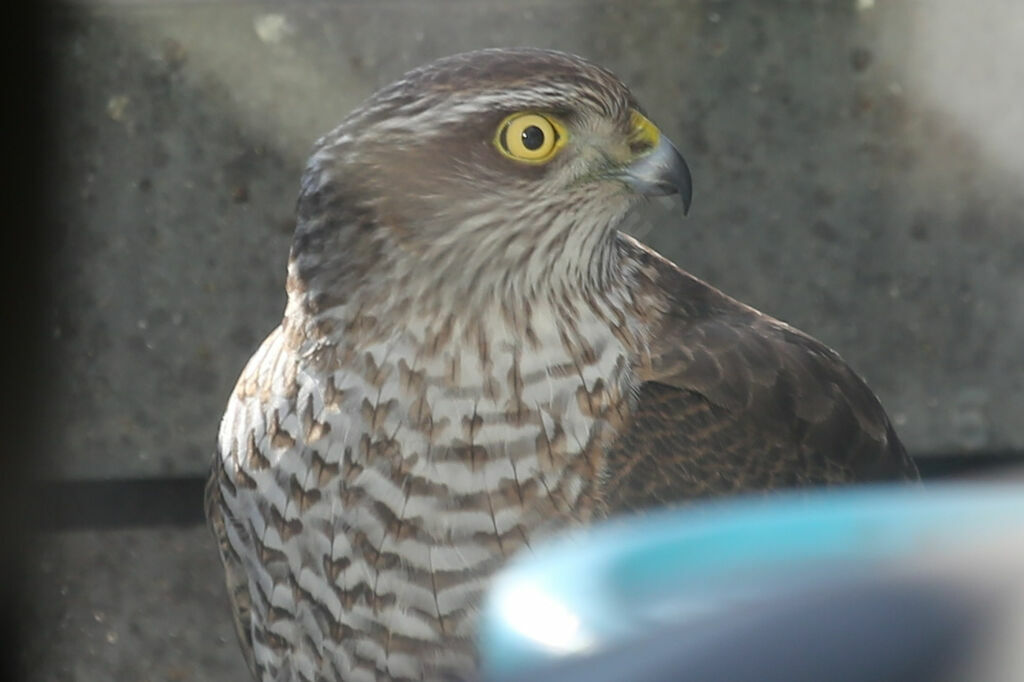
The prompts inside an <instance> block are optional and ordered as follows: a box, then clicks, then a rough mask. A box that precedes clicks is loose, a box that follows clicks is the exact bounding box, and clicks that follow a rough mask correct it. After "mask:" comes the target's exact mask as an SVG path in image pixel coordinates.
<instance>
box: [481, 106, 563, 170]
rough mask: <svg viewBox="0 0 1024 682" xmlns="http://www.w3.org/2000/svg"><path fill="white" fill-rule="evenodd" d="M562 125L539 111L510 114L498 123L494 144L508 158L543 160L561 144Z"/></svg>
mask: <svg viewBox="0 0 1024 682" xmlns="http://www.w3.org/2000/svg"><path fill="white" fill-rule="evenodd" d="M565 139H566V134H565V128H564V127H563V126H562V124H561V123H559V122H558V121H556V120H554V119H553V118H551V117H549V116H544V115H542V114H523V113H520V114H512V115H511V116H509V117H508V118H506V119H505V120H504V121H502V122H501V125H500V126H498V134H497V135H496V136H495V138H494V144H495V145H496V146H497V147H498V149H499V150H501V153H502V154H504V155H505V156H507V157H509V158H510V159H515V160H516V161H524V162H526V163H545V162H547V161H548V160H550V159H551V157H553V156H554V155H555V152H557V151H558V150H559V149H561V148H562V145H564V144H565Z"/></svg>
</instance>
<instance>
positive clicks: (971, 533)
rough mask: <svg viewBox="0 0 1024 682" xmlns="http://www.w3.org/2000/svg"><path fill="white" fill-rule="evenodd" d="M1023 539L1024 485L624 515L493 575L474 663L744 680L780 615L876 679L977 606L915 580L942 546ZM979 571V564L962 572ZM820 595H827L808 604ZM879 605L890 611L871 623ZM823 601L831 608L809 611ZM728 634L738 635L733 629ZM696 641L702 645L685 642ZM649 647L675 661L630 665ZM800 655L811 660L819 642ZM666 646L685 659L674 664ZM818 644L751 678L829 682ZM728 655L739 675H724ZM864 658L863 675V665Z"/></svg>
mask: <svg viewBox="0 0 1024 682" xmlns="http://www.w3.org/2000/svg"><path fill="white" fill-rule="evenodd" d="M1022 543H1024V486H1022V485H1019V484H1017V485H1011V484H981V483H978V484H953V485H941V486H933V487H931V488H927V489H926V488H920V487H906V486H880V487H870V488H848V489H843V490H831V491H820V492H813V493H806V492H803V493H791V494H785V495H774V496H768V497H759V498H738V499H734V500H732V501H715V502H705V503H701V504H695V505H694V506H691V507H688V508H685V509H682V510H676V511H669V512H658V513H654V514H650V515H646V516H640V517H624V518H621V519H618V520H614V521H610V522H607V523H605V524H603V525H599V526H596V527H593V528H590V529H585V530H581V531H578V532H576V533H574V534H571V535H568V536H564V537H560V538H557V539H556V540H555V541H553V542H551V543H550V544H548V545H547V546H544V547H537V548H534V549H535V551H534V552H533V553H532V554H529V555H525V556H522V557H520V558H519V559H518V560H517V561H514V562H512V563H511V564H510V565H509V567H508V568H507V569H506V570H505V571H503V572H502V573H501V574H500V575H499V576H498V577H497V579H496V580H495V582H494V585H493V587H492V589H491V591H490V593H489V595H488V598H487V600H486V602H485V606H484V610H483V613H482V619H481V623H480V625H481V627H480V637H481V641H480V643H481V656H482V664H483V673H484V675H485V677H486V679H493V680H505V679H519V677H520V676H523V679H541V677H537V676H536V675H535V674H533V673H532V672H531V671H534V672H537V671H539V673H538V674H542V673H543V672H544V670H545V669H546V666H547V668H548V669H550V666H551V664H552V663H554V662H557V661H560V660H561V661H562V667H560V668H556V669H557V670H559V672H558V674H557V675H552V676H551V677H550V678H546V677H545V678H543V679H552V680H554V679H607V680H613V679H631V680H632V679H637V680H639V679H684V677H683V676H682V675H681V674H680V670H679V669H678V666H684V667H685V666H686V665H687V660H686V656H689V662H690V663H692V664H693V665H695V666H696V665H697V663H700V665H703V666H705V667H704V668H703V669H702V672H701V675H702V676H703V678H704V679H748V677H744V676H742V675H740V674H739V673H736V670H739V669H740V668H739V667H737V661H735V660H730V657H731V658H732V659H735V658H736V656H742V655H743V654H744V652H745V651H748V650H758V651H764V647H763V646H762V645H763V644H764V640H765V637H768V638H772V637H774V638H775V640H777V641H775V640H773V641H774V644H773V645H772V646H773V647H774V648H775V650H779V648H780V647H782V648H785V646H786V642H787V641H788V640H786V639H785V638H784V637H783V638H782V639H780V636H781V635H784V634H785V633H779V632H775V633H773V632H771V630H772V628H773V624H779V623H787V625H786V627H787V628H789V631H790V632H798V631H801V628H810V632H809V633H805V634H802V635H801V636H802V637H803V638H804V641H808V642H809V641H810V640H815V638H819V639H820V638H827V639H828V641H822V642H819V648H820V649H821V651H825V650H829V647H830V646H831V645H832V644H833V643H834V644H836V647H835V651H836V652H837V655H840V657H841V658H843V659H844V660H845V659H846V658H849V653H850V652H851V651H854V650H856V651H857V658H856V660H853V661H849V660H845V662H844V663H843V665H842V669H843V670H844V671H845V673H846V675H845V676H842V679H872V676H877V675H878V674H880V673H879V671H880V670H883V671H884V669H891V668H892V667H893V666H897V667H898V664H899V661H898V660H897V659H898V658H899V656H900V655H901V652H911V651H913V652H916V653H915V655H920V656H923V657H924V658H925V659H926V660H927V661H931V662H934V661H935V660H936V659H935V652H932V653H929V651H928V648H929V647H932V648H934V647H937V646H941V647H942V648H948V647H949V646H952V644H950V642H955V641H956V640H957V638H959V639H961V640H962V639H964V638H965V637H967V635H966V634H964V633H960V632H959V630H957V632H956V633H954V630H953V629H950V628H954V626H955V628H960V627H966V625H965V624H966V623H967V622H968V621H970V620H971V619H970V618H967V616H966V615H965V614H966V613H968V612H970V613H971V614H977V613H980V611H978V609H975V608H974V606H973V605H972V604H969V603H968V602H967V601H964V600H960V601H957V599H956V598H955V597H954V592H956V590H953V589H947V588H946V587H944V585H946V583H944V582H941V581H940V582H939V583H936V582H935V580H932V579H930V578H929V579H925V578H919V574H921V573H922V570H923V571H924V573H927V572H928V569H929V568H931V567H935V566H938V565H940V564H943V563H944V561H945V558H950V559H951V560H952V561H953V563H956V561H957V559H958V558H960V559H962V558H963V557H964V556H965V555H966V553H969V552H971V551H975V550H977V551H980V552H983V551H986V550H987V549H989V548H992V547H996V548H998V547H1002V546H1012V547H1013V548H1021V547H1022ZM1015 557H1016V558H1020V557H1019V556H1018V555H1015ZM989 563H990V564H991V565H989V564H985V565H981V564H979V576H980V575H981V574H982V573H983V572H984V571H983V570H981V569H983V568H986V567H987V568H989V569H993V570H994V569H996V568H998V565H999V564H1000V563H1004V562H1003V560H1002V559H1001V558H995V559H993V560H992V561H990V562H989ZM1021 569H1024V562H1022V563H1021V566H1020V567H1018V568H1017V569H1015V570H1017V571H1018V572H1017V573H1014V575H1021V576H1022V580H1024V572H1020V571H1021ZM973 570H974V569H973V565H972V566H971V567H970V568H969V570H968V572H969V573H970V572H971V571H973ZM940 573H941V571H940ZM960 573H963V571H960ZM958 575H959V574H958ZM958 579H960V580H961V581H962V576H961V578H958ZM936 584H940V585H942V587H935V585H936ZM918 587H920V588H921V589H917V588H918ZM922 590H923V591H922ZM822 595H824V598H825V601H824V602H822V601H820V600H819V601H815V599H816V598H817V597H821V596H822ZM947 597H948V598H947ZM809 598H810V601H807V600H808V599H809ZM805 603H806V604H807V605H808V606H807V608H806V609H803V610H801V609H802V608H803V607H802V606H801V605H803V604H805ZM823 604H824V606H823ZM897 604H904V606H903V607H899V608H897V607H896V605H897ZM961 607H962V608H961ZM979 608H980V607H979ZM843 609H845V611H844V610H843ZM872 609H874V611H872ZM965 609H966V610H965ZM876 611H877V612H878V613H876ZM829 612H831V614H830V613H829ZM882 612H884V614H883V615H884V619H883V620H878V618H877V617H876V616H878V614H881V613H882ZM823 613H824V614H825V615H831V616H834V617H830V618H828V619H827V620H825V621H824V622H823V623H818V622H817V621H818V620H820V618H821V616H822V615H823ZM762 616H765V618H761V617H762ZM972 617H973V616H972ZM979 617H980V616H979ZM752 619H753V620H752ZM759 619H760V620H759ZM858 619H860V620H858ZM885 619H887V620H885ZM901 619H902V620H901ZM943 619H947V620H948V621H949V624H950V627H945V625H944V623H945V620H943ZM876 620H877V621H878V622H879V623H886V624H888V625H886V626H885V627H883V626H879V625H878V624H877V623H876ZM755 624H756V627H754V625H755ZM890 626H891V629H892V631H893V633H894V634H892V635H886V637H888V639H885V638H881V640H880V642H875V644H871V645H870V647H869V648H868V649H867V653H866V654H865V652H864V651H863V649H865V647H868V645H869V644H870V641H872V638H871V635H872V634H881V633H882V631H883V630H886V631H887V628H889V627H890ZM829 627H833V628H834V629H835V632H831V631H830V630H829ZM730 628H732V629H731V630H730ZM943 628H944V629H943ZM955 628H954V629H955ZM932 630H934V631H935V632H934V633H933V634H934V637H932V636H931V634H930V633H931V632H932ZM733 631H735V632H733ZM664 633H672V634H671V635H670V638H669V639H668V640H666V642H664V643H663V644H662V645H656V644H652V642H654V643H656V642H657V640H658V637H660V636H663V635H664ZM730 633H732V634H730ZM736 633H739V634H736ZM829 633H831V634H829ZM712 634H713V635H714V637H711V635H712ZM847 635H849V636H850V637H854V636H856V637H857V638H859V639H858V646H859V647H860V648H859V649H858V648H857V647H853V648H851V647H850V646H848V645H847V644H846V643H844V642H842V641H838V642H833V640H842V639H843V638H844V637H845V636H847ZM730 636H732V637H734V638H736V637H738V638H739V639H740V640H742V641H735V642H733V641H730V640H729V639H728V637H730ZM929 637H931V638H930V639H929ZM701 638H704V639H706V640H708V641H707V642H705V644H704V645H702V647H703V648H696V649H693V648H692V645H693V643H694V642H696V641H698V640H701ZM900 638H903V639H900ZM908 638H913V641H911V639H908ZM712 640H713V641H712ZM757 640H762V641H760V642H758V641H757ZM886 641H887V642H889V643H890V644H892V646H889V647H887V646H885V645H884V642H886ZM900 642H902V644H900ZM682 643H687V644H689V645H691V649H692V653H690V654H686V652H685V651H684V650H685V649H686V647H685V646H682ZM644 646H651V647H654V648H652V649H651V650H650V651H647V652H646V653H644V656H647V657H648V659H650V658H651V656H654V657H657V656H661V657H662V658H665V657H666V656H667V657H668V658H666V665H668V666H669V668H665V666H662V668H660V670H661V673H659V674H662V673H664V674H663V675H662V676H658V675H654V676H651V677H643V675H641V674H639V672H638V670H637V668H636V659H635V658H634V655H636V654H637V652H639V651H640V650H642V649H643V647H644ZM659 646H660V648H658V647H659ZM716 646H717V647H719V648H721V649H722V653H723V657H722V661H721V662H719V663H717V664H716V663H715V661H714V660H712V659H713V654H715V652H716V651H717V650H716V649H715V647H716ZM759 647H760V648H759ZM844 647H845V649H844ZM915 647H916V648H915ZM876 650H877V651H878V652H879V655H880V656H881V655H882V654H884V656H882V657H881V658H879V660H878V661H876V662H875V664H873V665H869V664H870V663H871V662H870V661H864V660H862V659H864V657H865V656H867V657H868V658H870V656H871V655H872V652H874V651H876ZM608 651H612V652H616V651H618V652H619V653H618V654H615V653H613V654H612V655H605V656H604V657H603V658H601V659H599V660H600V664H599V665H591V666H590V667H589V668H586V664H585V661H586V657H587V656H590V657H593V656H594V655H596V654H600V653H601V652H608ZM630 652H631V653H630ZM709 652H710V653H709ZM844 652H845V653H844ZM768 653H772V652H770V651H769V652H768ZM796 655H797V658H799V656H801V655H803V656H804V657H807V656H808V655H810V656H811V657H814V652H813V651H812V652H807V651H803V652H802V653H801V652H800V651H798V652H797V654H796ZM673 656H676V657H679V656H681V657H682V658H683V660H671V661H670V660H668V659H669V658H672V657H673ZM823 656H825V654H824V653H822V655H821V656H819V657H818V659H816V661H815V665H817V666H818V667H817V668H814V670H811V669H810V668H808V665H804V664H801V665H803V667H802V668H799V670H803V671H804V672H806V673H807V674H806V676H804V673H802V672H799V671H798V669H797V668H792V669H791V670H790V669H788V668H787V669H786V670H789V672H786V671H785V670H783V668H785V665H784V663H785V662H787V661H790V659H791V658H793V657H792V656H790V657H789V658H782V657H779V656H775V654H772V656H769V658H771V660H774V658H780V660H781V661H782V662H783V663H779V662H778V661H775V662H774V663H772V666H774V667H775V668H776V669H777V672H778V673H779V675H780V676H771V675H770V674H768V673H766V671H765V669H764V668H763V667H762V668H761V669H760V670H756V671H754V676H753V677H750V678H749V679H764V680H770V679H771V680H773V679H778V680H783V679H815V678H816V677H818V676H820V675H822V674H825V675H829V677H828V678H822V679H833V680H834V679H840V676H838V675H836V674H835V673H834V672H833V671H827V670H823V669H822V668H821V666H822V665H825V663H823V658H822V657H823ZM709 657H710V658H709ZM696 658H701V661H696V660H695V659H696ZM883 658H884V660H883ZM704 659H707V660H704ZM890 659H891V660H890ZM574 660H581V661H584V668H580V670H584V669H585V670H587V672H586V673H585V674H583V673H580V674H579V675H577V676H576V677H573V668H572V666H571V665H569V666H568V667H566V665H565V661H568V662H569V663H570V664H571V663H572V661H574ZM595 660H598V659H595ZM765 660H769V659H768V658H766V659H765ZM740 663H742V661H740ZM797 663H800V662H799V661H797ZM862 663H863V664H864V665H861V664H862ZM617 665H618V666H619V667H620V668H621V666H622V665H627V667H625V668H621V669H622V670H623V671H628V672H621V673H616V672H614V671H615V670H618V669H619V668H616V666H617ZM708 665H712V666H714V665H719V668H717V669H715V668H713V667H712V668H707V666H708ZM722 665H727V666H731V669H735V670H733V672H734V673H735V674H731V675H725V674H723V673H722V671H721V666H722ZM671 666H677V668H676V669H673V668H672V667H671ZM865 666H866V667H865ZM886 666H888V668H886ZM740 667H742V666H740ZM862 668H863V671H862V672H863V676H857V675H860V673H858V672H856V671H857V670H861V669H862ZM805 669H806V670H805ZM908 669H909V668H908ZM716 670H717V671H718V672H716ZM769 672H770V671H769ZM1021 672H1022V675H1024V671H1021ZM602 675H603V676H602ZM707 675H714V677H711V678H709V677H707ZM719 675H721V676H719ZM758 675H759V676H760V677H758ZM685 679H691V678H689V677H687V678H685ZM692 679H701V677H700V676H698V677H693V678H692ZM877 679H883V678H877ZM884 679H904V678H903V677H885V678H884ZM906 679H913V677H908V678H906ZM929 679H931V678H929ZM1014 679H1024V677H1021V678H1014Z"/></svg>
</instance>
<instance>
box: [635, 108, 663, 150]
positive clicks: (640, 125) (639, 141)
mask: <svg viewBox="0 0 1024 682" xmlns="http://www.w3.org/2000/svg"><path fill="white" fill-rule="evenodd" d="M630 118H631V120H632V124H633V129H632V131H630V135H629V144H630V146H631V147H634V148H636V147H639V149H635V150H634V151H636V152H639V153H645V152H648V151H650V150H651V149H654V148H655V147H657V146H658V141H659V140H660V139H661V131H660V130H658V126H656V125H654V124H653V123H651V121H650V119H648V118H647V117H646V116H644V115H643V114H641V113H640V112H639V111H637V110H636V109H634V110H633V113H632V114H631V116H630Z"/></svg>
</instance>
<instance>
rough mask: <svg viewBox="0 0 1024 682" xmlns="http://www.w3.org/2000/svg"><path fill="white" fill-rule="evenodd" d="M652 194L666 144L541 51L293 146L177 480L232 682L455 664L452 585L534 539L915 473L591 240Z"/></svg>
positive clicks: (863, 391)
mask: <svg viewBox="0 0 1024 682" xmlns="http://www.w3.org/2000/svg"><path fill="white" fill-rule="evenodd" d="M671 193H679V194H680V195H681V196H682V201H683V203H684V206H688V205H689V202H690V193H691V187H690V174H689V170H688V169H687V166H686V164H685V162H684V161H683V158H682V156H680V154H679V152H678V151H677V150H676V148H675V147H674V146H673V145H672V144H671V143H670V142H669V140H668V139H667V138H666V137H665V136H664V135H663V134H662V133H661V132H660V131H659V129H658V128H657V127H655V125H654V124H653V123H652V122H651V121H650V120H649V119H648V118H647V117H646V115H645V114H644V113H643V109H642V108H641V106H640V105H639V103H638V102H637V101H636V100H635V99H634V98H633V96H632V95H631V94H630V92H629V90H628V89H627V88H626V87H625V86H624V85H623V84H622V82H621V81H619V79H618V78H616V77H615V76H614V75H613V74H611V73H610V72H609V71H607V70H605V69H603V68H601V67H598V66H596V65H594V64H592V63H590V62H588V61H586V60H584V59H581V58H579V57H575V56H571V55H567V54H562V53H558V52H551V51H542V50H533V49H507V50H506V49H492V50H484V51H479V52H472V53H467V54H462V55H457V56H454V57H449V58H445V59H441V60H439V61H436V62H434V63H432V64H429V65H427V66H425V67H422V68H419V69H417V70H414V71H412V72H410V73H408V74H407V75H405V76H404V77H403V78H402V79H400V80H399V81H397V82H396V83H394V84H392V85H390V86H388V87H385V88H384V89H382V90H380V91H379V92H377V93H376V94H375V95H373V96H372V97H371V98H370V99H369V100H368V101H367V102H366V103H365V104H364V105H363V106H361V107H360V108H358V109H357V110H355V111H354V112H353V113H351V114H350V115H349V116H348V117H347V118H345V119H344V120H343V121H342V123H341V124H340V125H339V126H338V127H337V128H336V129H335V130H334V131H333V132H331V133H329V134H327V135H326V136H324V137H323V138H322V139H320V140H319V141H318V142H317V144H316V147H315V150H314V153H313V155H312V157H311V159H310V160H309V163H308V166H307V168H306V171H305V173H304V176H303V179H302V185H301V191H300V196H299V199H298V204H297V214H298V220H297V227H296V231H295V237H294V241H293V243H292V247H291V255H290V259H289V263H288V276H287V284H286V288H287V292H288V303H287V308H286V310H285V313H284V319H283V321H282V322H281V325H280V326H279V327H278V328H277V329H275V330H274V331H273V332H271V334H270V336H269V337H267V339H266V340H265V341H264V342H263V344H262V346H261V347H260V348H259V350H258V351H257V352H256V353H255V355H253V357H252V358H251V359H250V361H249V363H248V365H247V366H246V367H245V370H244V371H243V372H242V375H241V377H240V379H239V380H238V384H237V386H236V387H235V389H234V392H233V393H232V395H231V397H230V400H229V402H228V406H227V411H226V413H225V414H224V418H223V421H222V424H221V428H220V435H219V441H218V446H219V447H218V452H217V456H216V458H215V463H214V468H213V473H212V476H211V479H210V483H209V486H208V488H207V503H206V504H207V514H208V517H209V520H210V524H211V527H212V529H213V531H214V534H215V535H216V537H217V540H218V541H219V545H220V552H221V556H222V559H223V562H224V566H225V569H226V578H227V586H228V589H229V593H230V596H231V600H232V602H233V607H234V615H235V619H236V622H237V625H238V631H239V636H240V639H241V642H242V647H243V649H244V651H245V655H246V658H247V661H248V664H249V666H250V668H251V670H252V672H253V674H254V676H255V677H256V678H258V679H259V680H262V681H264V682H270V681H271V680H276V681H282V680H288V681H291V680H296V681H298V680H309V681H321V680H346V681H349V680H353V681H359V680H420V679H428V680H433V679H442V678H443V679H451V678H462V677H466V676H471V675H472V674H473V671H474V666H475V660H476V655H475V652H474V647H473V635H474V616H475V614H476V612H477V608H478V604H479V600H480V597H481V593H482V592H483V590H484V589H485V588H486V587H487V584H488V579H489V577H490V576H491V575H492V574H493V573H494V571H495V570H496V569H497V568H499V567H500V566H501V565H502V564H503V562H505V561H506V559H507V558H508V557H509V556H511V555H512V554H514V553H515V552H517V551H520V550H522V549H524V548H529V547H530V546H531V545H533V544H534V543H535V542H536V541H537V540H538V539H539V538H542V537H545V536H547V535H549V534H551V533H554V532H556V531H559V530H563V529H567V528H572V527H578V526H580V525H584V524H589V523H591V522H593V521H595V520H598V519H602V518H605V517H607V516H609V515H611V514H616V513H619V512H624V511H629V510H639V509H644V508H647V507H651V506H656V505H667V504H672V503H681V502H684V501H687V500H692V499H694V498H699V497H703V496H711V495H720V494H726V493H736V492H740V491H751V490H767V489H774V488H783V487H792V486H802V485H819V484H838V483H844V482H852V481H871V480H878V479H886V478H904V479H908V478H915V477H916V475H917V474H916V471H915V469H914V466H913V464H912V463H911V461H910V460H909V459H908V458H907V455H906V453H905V451H904V449H903V447H902V446H901V444H900V442H899V440H898V439H897V437H896V434H895V433H894V431H893V428H892V426H891V425H890V423H889V420H888V419H887V418H886V415H885V412H884V411H883V409H882V407H881V406H880V404H879V402H878V400H877V399H876V398H875V396H874V395H873V394H872V392H871V391H870V390H869V389H868V388H867V386H866V385H865V384H864V382H863V381H862V380H861V379H860V378H859V377H858V376H857V375H856V374H855V373H854V372H853V371H852V370H851V369H850V368H849V367H848V366H847V365H846V364H845V363H844V362H843V361H842V360H841V359H840V358H839V356H838V355H836V353H834V352H833V351H832V350H830V349H829V348H827V347H825V346H824V345H822V344H821V343H819V342H818V341H815V340H814V339H812V338H811V337H809V336H807V335H805V334H803V333H801V332H800V331H797V330H796V329H793V328H792V327H789V326H787V325H786V324H783V323H782V322H779V321H778V320H775V319H773V318H771V317H768V316H766V315H764V314H762V313H760V312H758V311H756V310H754V309H752V308H750V307H748V306H746V305H743V304H742V303H739V302H737V301H735V300H733V299H732V298H729V297H728V296H726V295H725V294H723V293H721V292H719V291H718V290H716V289H714V288H713V287H711V286H709V285H708V284H705V283H704V282H702V281H700V280H699V279H697V278H695V277H693V276H691V275H689V274H687V273H685V272H683V271H682V270H680V269H679V268H678V267H676V266H675V265H673V264H672V263H671V262H669V261H668V260H666V259H665V258H663V257H661V256H660V255H658V254H657V253H655V252H653V251H651V250H650V249H648V248H647V247H645V246H644V245H643V244H641V243H639V242H637V241H635V240H634V239H632V238H630V237H628V236H625V235H623V234H621V233H619V232H618V230H617V227H618V226H619V225H620V224H621V223H622V221H623V218H624V217H625V216H626V215H627V214H628V213H629V212H630V209H632V208H633V207H634V206H636V205H637V204H638V202H640V201H642V200H643V198H644V197H648V196H653V195H663V194H671Z"/></svg>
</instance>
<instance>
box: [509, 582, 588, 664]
mask: <svg viewBox="0 0 1024 682" xmlns="http://www.w3.org/2000/svg"><path fill="white" fill-rule="evenodd" d="M494 608H495V609H497V611H498V612H499V613H500V614H501V616H500V617H501V619H502V621H503V622H504V623H505V625H506V627H509V628H511V629H512V630H514V631H515V632H516V633H518V634H519V635H520V636H522V637H524V638H526V639H528V640H530V641H532V642H535V643H537V644H538V645H540V646H541V647H543V648H545V649H548V650H550V651H551V652H553V653H558V654H569V653H581V652H583V651H586V650H587V649H588V648H589V647H590V645H591V643H592V638H591V637H589V636H588V635H587V634H586V632H584V630H583V627H582V625H581V623H580V618H579V616H578V615H577V614H576V613H574V612H573V611H572V609H570V608H569V607H567V606H566V605H565V604H563V603H561V602H560V601H558V599H556V598H555V597H554V596H552V595H551V594H550V593H549V592H547V591H545V590H543V589H542V588H541V587H540V586H539V585H536V584H533V583H530V582H523V583H521V584H518V585H516V584H513V585H506V588H505V589H504V590H502V591H501V592H500V593H499V595H498V601H497V602H496V604H495V607H494Z"/></svg>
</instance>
